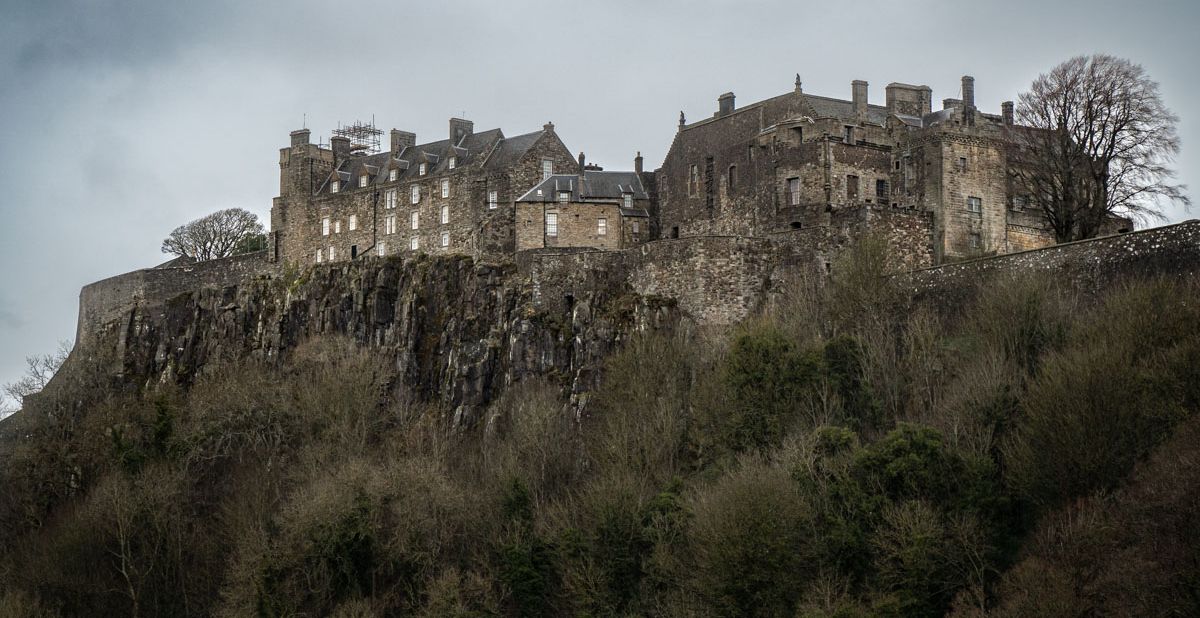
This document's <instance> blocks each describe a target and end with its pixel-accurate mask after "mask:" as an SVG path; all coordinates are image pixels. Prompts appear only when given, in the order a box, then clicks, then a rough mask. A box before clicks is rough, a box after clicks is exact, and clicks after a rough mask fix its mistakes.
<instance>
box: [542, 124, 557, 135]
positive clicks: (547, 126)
mask: <svg viewBox="0 0 1200 618" xmlns="http://www.w3.org/2000/svg"><path fill="white" fill-rule="evenodd" d="M542 131H545V132H546V133H553V132H554V123H553V122H547V123H546V124H544V125H542Z"/></svg>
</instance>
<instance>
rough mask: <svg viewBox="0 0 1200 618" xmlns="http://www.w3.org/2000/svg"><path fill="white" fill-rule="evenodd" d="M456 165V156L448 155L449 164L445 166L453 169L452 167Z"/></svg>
mask: <svg viewBox="0 0 1200 618" xmlns="http://www.w3.org/2000/svg"><path fill="white" fill-rule="evenodd" d="M457 165H458V158H457V157H450V162H449V165H448V166H447V167H449V168H450V169H454V168H455V167H456V166H457Z"/></svg>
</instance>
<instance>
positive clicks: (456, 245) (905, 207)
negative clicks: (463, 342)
mask: <svg viewBox="0 0 1200 618" xmlns="http://www.w3.org/2000/svg"><path fill="white" fill-rule="evenodd" d="M974 91H975V86H974V79H973V78H972V77H969V76H964V77H963V78H962V96H961V98H957V99H952V98H948V99H944V100H943V101H942V109H940V110H937V111H934V110H933V109H932V91H931V89H930V88H929V87H928V86H913V85H908V84H901V83H892V84H889V85H888V86H887V87H886V93H887V94H886V104H885V105H883V106H879V105H872V104H869V103H868V102H867V93H868V84H867V83H866V82H864V81H861V80H856V81H854V82H852V84H851V97H850V99H848V100H843V99H835V98H828V97H823V96H817V95H813V94H808V93H806V92H804V89H803V85H802V83H801V81H800V77H799V76H798V75H797V76H796V81H795V87H794V89H793V90H792V91H791V92H787V93H784V94H781V95H779V96H776V97H772V98H770V99H766V100H764V101H759V102H757V103H752V104H750V105H746V106H743V107H737V106H736V105H735V97H734V94H733V93H731V92H730V93H725V94H723V95H721V96H720V97H719V98H718V101H717V110H716V112H715V113H714V114H713V115H712V117H710V118H705V119H703V120H700V121H697V122H692V123H688V122H687V121H686V118H685V116H684V115H683V113H682V112H681V113H680V119H679V127H678V131H677V133H676V136H675V139H674V141H673V143H672V144H671V147H670V149H669V151H668V153H667V155H666V157H665V159H664V161H663V163H662V166H661V167H660V168H659V169H658V170H655V171H653V172H645V171H644V170H643V169H642V158H641V155H640V154H639V155H638V156H637V157H636V159H635V163H634V168H635V169H634V170H632V171H627V172H613V171H607V172H606V171H604V170H602V169H601V168H599V167H597V166H594V165H587V164H586V163H585V160H584V156H583V154H582V153H581V154H580V155H579V156H578V158H577V159H576V158H575V157H572V155H571V153H570V151H569V150H568V149H567V147H566V146H565V145H564V144H563V142H562V140H561V139H559V137H558V135H557V133H556V132H555V130H554V125H553V124H549V123H548V124H546V125H545V126H544V127H543V129H542V130H541V131H537V132H533V133H527V134H523V135H518V136H516V137H512V138H508V137H506V136H505V135H504V133H503V132H502V131H501V130H500V129H492V130H489V131H483V132H478V133H477V132H475V131H474V127H473V124H472V123H471V122H470V121H467V120H463V119H460V118H451V119H450V122H449V132H448V135H447V137H446V138H445V139H441V140H437V141H432V142H426V143H422V144H417V143H416V141H417V140H416V136H415V135H414V134H413V133H410V132H406V131H400V130H395V129H393V130H392V131H391V135H390V137H391V139H390V147H389V148H388V149H387V150H386V151H384V152H371V151H370V148H369V147H368V145H364V144H360V143H356V142H355V141H354V140H352V139H351V138H350V137H347V136H346V135H345V134H337V133H338V132H336V131H335V136H334V137H333V138H331V140H330V145H329V147H323V146H318V145H314V144H312V143H310V132H309V131H308V130H307V129H305V130H300V131H294V132H293V133H292V135H291V143H290V145H289V146H287V147H285V148H282V149H281V150H280V159H279V164H280V192H279V197H277V198H276V199H275V202H274V204H273V206H272V209H271V229H272V232H271V242H270V246H271V250H270V251H271V253H270V255H271V259H272V260H274V261H278V262H284V263H296V264H311V263H322V262H328V261H338V260H349V259H356V258H358V257H359V256H362V255H366V254H373V255H396V254H399V255H405V254H410V255H411V254H416V253H427V254H440V253H456V254H465V255H470V256H473V257H475V258H495V257H501V258H503V257H505V256H507V257H512V256H513V255H514V254H515V253H516V252H520V251H526V250H536V249H550V248H568V247H574V248H583V247H590V248H595V249H605V250H619V249H627V248H630V247H633V246H636V245H638V244H641V243H644V242H647V241H652V240H658V239H670V238H688V237H698V236H707V235H732V236H745V237H772V236H776V235H779V234H784V233H786V232H788V231H791V230H800V229H805V228H826V229H839V228H840V229H842V230H843V232H844V230H845V228H846V225H847V222H863V221H868V220H871V219H872V218H874V219H875V220H876V221H875V222H874V224H873V225H867V226H861V225H860V226H858V227H860V228H863V227H881V226H882V227H885V228H886V227H888V226H891V225H893V222H899V221H905V220H906V219H907V220H908V221H906V222H904V223H900V225H906V226H909V227H911V226H912V225H913V223H912V221H919V222H920V223H919V225H921V226H923V227H924V231H923V232H922V233H923V234H925V235H926V237H927V238H926V243H925V246H924V248H923V250H921V249H917V250H916V253H919V254H921V255H908V256H907V258H906V259H905V260H904V263H905V264H906V265H908V266H926V265H932V264H938V263H942V262H944V261H946V260H950V259H961V258H965V257H974V256H981V255H992V254H1003V253H1012V252H1016V251H1023V250H1028V249H1034V248H1038V247H1044V246H1048V245H1050V244H1053V242H1054V237H1053V234H1052V232H1051V231H1050V230H1049V229H1048V227H1047V226H1046V224H1045V223H1044V221H1043V219H1042V215H1041V213H1040V212H1039V211H1037V210H1036V209H1034V208H1031V207H1030V203H1031V200H1030V199H1029V198H1028V197H1027V196H1024V195H1020V194H1019V192H1018V191H1017V190H1016V189H1015V188H1014V185H1013V182H1012V180H1011V174H1010V166H1011V165H1012V163H1011V162H1010V161H1009V160H1008V157H1007V150H1008V148H1007V146H1008V144H1009V140H1008V138H1007V136H1006V131H1008V130H1009V129H1011V127H1012V126H1013V104H1012V102H1011V101H1006V102H1004V103H1002V104H1001V106H1000V107H1001V113H1000V114H990V113H984V112H982V111H981V110H980V109H979V108H978V107H977V106H976V102H975V96H974ZM881 213H887V216H886V217H880V216H878V215H879V214H881ZM901 213H906V214H901ZM1122 224H1125V227H1126V228H1127V227H1128V226H1127V222H1121V221H1118V222H1114V225H1115V227H1114V229H1113V230H1112V231H1117V228H1118V227H1121V226H1122ZM1121 231H1127V229H1122V230H1121Z"/></svg>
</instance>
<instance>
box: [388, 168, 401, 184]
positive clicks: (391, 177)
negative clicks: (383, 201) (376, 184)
mask: <svg viewBox="0 0 1200 618" xmlns="http://www.w3.org/2000/svg"><path fill="white" fill-rule="evenodd" d="M399 175H400V173H399V170H394V169H393V170H388V181H389V182H395V181H396V178H397V177H398V176H399Z"/></svg>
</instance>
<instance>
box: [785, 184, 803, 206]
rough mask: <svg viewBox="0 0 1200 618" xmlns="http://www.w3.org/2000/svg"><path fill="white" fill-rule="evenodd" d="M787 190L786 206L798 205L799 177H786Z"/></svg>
mask: <svg viewBox="0 0 1200 618" xmlns="http://www.w3.org/2000/svg"><path fill="white" fill-rule="evenodd" d="M787 192H788V199H787V202H788V206H799V205H800V179H799V178H788V179H787Z"/></svg>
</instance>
